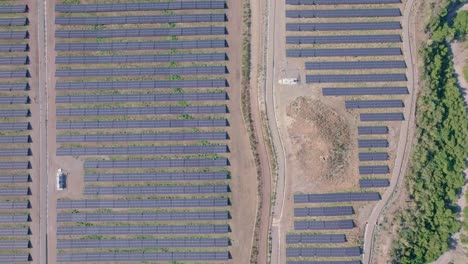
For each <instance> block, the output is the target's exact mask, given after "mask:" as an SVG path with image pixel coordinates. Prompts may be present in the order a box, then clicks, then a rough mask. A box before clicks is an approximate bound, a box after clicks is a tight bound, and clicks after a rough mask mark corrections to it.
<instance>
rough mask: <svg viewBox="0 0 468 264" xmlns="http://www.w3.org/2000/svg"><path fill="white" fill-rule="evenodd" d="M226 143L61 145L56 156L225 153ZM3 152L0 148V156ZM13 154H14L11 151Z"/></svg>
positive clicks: (226, 150) (226, 149)
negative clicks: (189, 144)
mask: <svg viewBox="0 0 468 264" xmlns="http://www.w3.org/2000/svg"><path fill="white" fill-rule="evenodd" d="M227 152H228V148H227V145H207V146H200V145H192V146H175V145H172V146H135V147H61V148H58V149H57V156H111V155H177V154H187V155H188V154H214V153H227ZM2 153H7V151H5V152H3V150H2V149H0V156H1V155H2ZM13 154H16V153H14V152H13Z"/></svg>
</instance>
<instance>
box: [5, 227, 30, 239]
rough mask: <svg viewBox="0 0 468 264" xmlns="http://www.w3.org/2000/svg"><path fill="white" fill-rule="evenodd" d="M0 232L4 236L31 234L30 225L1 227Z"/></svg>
mask: <svg viewBox="0 0 468 264" xmlns="http://www.w3.org/2000/svg"><path fill="white" fill-rule="evenodd" d="M0 233H1V234H2V236H4V237H10V236H27V235H29V228H28V227H0Z"/></svg>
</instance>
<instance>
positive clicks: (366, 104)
mask: <svg viewBox="0 0 468 264" xmlns="http://www.w3.org/2000/svg"><path fill="white" fill-rule="evenodd" d="M345 106H346V108H401V107H404V106H405V105H404V104H403V101H402V100H359V101H345Z"/></svg>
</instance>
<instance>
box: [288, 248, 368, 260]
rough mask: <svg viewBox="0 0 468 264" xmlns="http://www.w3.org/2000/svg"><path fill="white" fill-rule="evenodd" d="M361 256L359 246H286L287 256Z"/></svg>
mask: <svg viewBox="0 0 468 264" xmlns="http://www.w3.org/2000/svg"><path fill="white" fill-rule="evenodd" d="M358 256H361V249H360V248H359V247H345V248H304V247H301V248H299V247H295V248H292V247H289V248H286V257H293V258H298V257H358Z"/></svg>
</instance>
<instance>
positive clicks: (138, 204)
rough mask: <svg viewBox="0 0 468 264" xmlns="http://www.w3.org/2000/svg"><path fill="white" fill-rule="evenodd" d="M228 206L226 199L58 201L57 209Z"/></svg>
mask: <svg viewBox="0 0 468 264" xmlns="http://www.w3.org/2000/svg"><path fill="white" fill-rule="evenodd" d="M220 206H229V201H228V198H189V199H186V198H165V199H128V200H127V199H126V200H123V199H120V200H95V199H92V200H89V199H88V200H58V201H57V209H82V208H85V209H99V208H163V207H169V208H181V207H220Z"/></svg>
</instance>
